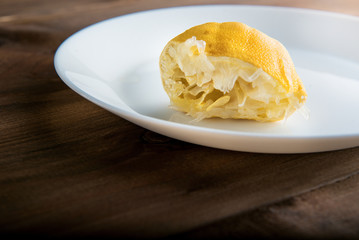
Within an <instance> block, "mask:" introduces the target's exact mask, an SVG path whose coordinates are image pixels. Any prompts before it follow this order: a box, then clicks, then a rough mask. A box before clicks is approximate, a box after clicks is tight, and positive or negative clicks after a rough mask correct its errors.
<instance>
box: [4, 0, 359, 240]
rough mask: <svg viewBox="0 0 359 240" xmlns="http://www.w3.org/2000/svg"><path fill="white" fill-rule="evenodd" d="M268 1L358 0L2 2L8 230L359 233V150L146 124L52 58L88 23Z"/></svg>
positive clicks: (327, 5)
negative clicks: (188, 136) (233, 138)
mask: <svg viewBox="0 0 359 240" xmlns="http://www.w3.org/2000/svg"><path fill="white" fill-rule="evenodd" d="M215 3H233V4H266V5H275V6H293V7H304V8H312V9H320V10H330V11H336V12H341V13H346V14H352V15H359V3H358V2H357V1H350V0H347V1H337V0H333V1H324V0H315V1H309V0H303V1H280V0H273V1H272V0H270V1H260V0H258V1H257V0H254V1H239V0H238V1H202V0H201V1H196V2H194V1H189V0H181V1H164V0H153V1H145V0H136V1H130V0H122V1H115V0H112V1H110V0H108V1H99V0H78V1H70V0H64V1H45V0H32V1H28V0H15V1H13V0H2V1H1V2H0V56H1V57H0V112H1V114H0V123H1V124H0V132H1V134H0V235H7V236H10V235H15V236H17V235H26V236H31V235H33V236H37V237H42V236H45V237H53V236H56V237H67V236H78V237H96V236H98V237H125V236H127V237H166V236H171V237H178V238H184V237H187V238H189V237H191V238H209V237H218V238H221V237H224V236H229V237H276V238H281V237H283V238H284V237H292V238H293V237H306V238H314V237H316V238H319V237H324V238H339V237H346V238H356V237H358V235H359V232H358V229H359V218H358V217H357V216H359V208H358V206H359V205H358V200H359V191H358V189H359V188H358V171H359V164H358V163H359V148H352V149H347V150H341V151H333V152H325V153H312V154H292V155H275V154H272V155H270V154H254V153H244V152H233V151H225V150H219V149H213V148H206V147H202V146H197V145H193V144H189V143H185V142H181V141H178V140H174V139H170V138H167V137H165V136H161V135H158V134H156V133H153V132H150V131H148V130H145V129H143V128H141V127H138V126H136V125H134V124H132V123H130V122H128V121H126V120H124V119H121V118H119V117H117V116H115V115H113V114H111V113H109V112H107V111H105V110H103V109H101V108H99V107H97V106H96V105H94V104H92V103H90V102H88V101H87V100H85V99H83V98H82V97H80V96H79V95H77V94H76V93H74V92H73V91H72V90H70V89H69V88H68V87H67V86H66V85H65V84H64V83H63V82H62V81H61V80H60V79H59V77H58V76H57V75H56V72H55V70H54V67H53V56H54V53H55V51H56V49H57V47H58V46H59V44H60V43H61V42H62V41H64V40H65V39H66V38H67V37H68V36H70V35H71V34H73V33H74V32H76V31H78V30H80V29H81V28H83V27H85V26H88V25H90V24H92V23H95V22H98V21H101V20H104V19H107V18H110V17H114V16H118V15H122V14H127V13H131V12H135V11H140V10H147V9H154V8H163V7H171V6H179V5H190V4H215Z"/></svg>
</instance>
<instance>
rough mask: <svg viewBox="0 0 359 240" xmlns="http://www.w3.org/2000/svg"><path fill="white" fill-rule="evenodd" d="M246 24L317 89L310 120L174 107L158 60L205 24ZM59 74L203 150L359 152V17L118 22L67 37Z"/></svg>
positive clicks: (228, 12)
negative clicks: (198, 115)
mask: <svg viewBox="0 0 359 240" xmlns="http://www.w3.org/2000/svg"><path fill="white" fill-rule="evenodd" d="M211 21H215V22H225V21H239V22H244V23H246V24H248V25H250V26H252V27H255V28H257V29H259V30H261V31H263V32H265V33H267V34H268V35H270V36H272V37H274V38H276V39H278V40H279V41H281V42H282V43H283V44H284V45H285V46H286V47H287V49H288V51H289V52H290V54H291V56H292V58H293V60H294V63H295V65H296V68H297V71H298V73H299V75H300V76H301V78H302V80H303V82H304V85H305V87H306V89H307V92H308V101H307V107H308V108H309V109H310V117H309V119H308V120H305V119H304V118H303V117H302V116H301V115H300V114H299V113H295V114H294V115H292V116H291V117H290V118H289V119H288V120H287V122H277V123H259V122H254V121H247V120H222V119H209V120H204V121H201V122H199V123H193V122H191V118H190V117H188V116H186V115H184V114H182V113H178V112H175V111H173V110H171V109H170V108H169V107H168V105H169V99H168V97H167V95H166V94H165V92H164V90H163V88H162V85H161V80H160V75H159V67H158V59H159V55H160V53H161V51H162V49H163V47H164V46H165V44H166V43H167V42H168V41H169V40H170V39H171V38H173V37H174V36H176V35H178V34H179V33H181V32H183V31H184V30H186V29H187V28H190V27H192V26H194V25H198V24H201V23H205V22H211ZM55 68H56V71H57V73H58V74H59V76H60V77H61V78H62V79H63V81H64V82H65V83H66V84H67V85H68V86H69V87H70V88H72V89H73V90H74V91H76V92H77V93H79V94H80V95H82V96H83V97H85V98H87V99H88V100H90V101H92V102H94V103H95V104H98V105H99V106H101V107H103V108H105V109H107V110H109V111H111V112H113V113H115V114H117V115H119V116H121V117H122V118H125V119H127V120H128V121H131V122H133V123H135V124H138V125H139V126H142V127H144V128H147V129H150V130H152V131H155V132H158V133H160V134H163V135H167V136H169V137H173V138H176V139H180V140H183V141H188V142H191V143H196V144H200V145H205V146H210V147H215V148H222V149H230V150H238V151H249V152H265V153H303V152H319V151H329V150H335V149H343V148H349V147H355V146H359V111H358V110H359V18H357V17H353V16H347V15H342V14H335V13H328V12H321V11H314V10H304V9H295V8H280V7H264V6H240V5H215V6H192V7H179V8H169V9H160V10H152V11H147V12H140V13H134V14H130V15H126V16H121V17H117V18H113V19H109V20H106V21H103V22H100V23H97V24H94V25H92V26H89V27H87V28H85V29H83V30H82V31H79V32H78V33H76V34H74V35H73V36H71V37H70V38H69V39H67V40H66V41H65V42H64V43H63V44H62V45H61V46H60V47H59V49H58V50H57V52H56V55H55Z"/></svg>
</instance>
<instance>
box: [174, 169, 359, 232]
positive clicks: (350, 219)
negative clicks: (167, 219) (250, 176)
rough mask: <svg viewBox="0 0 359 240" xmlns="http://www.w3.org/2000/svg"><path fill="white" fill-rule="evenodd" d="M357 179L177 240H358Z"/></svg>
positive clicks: (225, 220)
mask: <svg viewBox="0 0 359 240" xmlns="http://www.w3.org/2000/svg"><path fill="white" fill-rule="evenodd" d="M358 203H359V175H357V174H356V175H353V176H351V177H348V178H346V179H344V180H342V181H339V182H336V183H333V184H331V185H326V186H324V187H322V188H319V189H316V190H313V191H311V192H308V193H305V194H302V195H300V196H297V197H294V198H290V199H288V200H285V201H282V202H280V203H277V204H273V205H270V206H265V207H262V208H259V209H256V210H253V211H249V212H247V213H244V214H241V215H238V216H233V217H230V218H228V219H224V220H221V221H219V222H216V223H213V224H209V225H207V226H205V227H202V228H198V229H195V230H192V231H190V232H187V233H185V234H180V235H178V236H176V237H178V238H189V239H195V238H219V237H221V238H224V237H228V238H234V237H237V238H239V237H241V238H251V239H252V238H268V237H271V238H275V237H278V238H288V239H358V238H359V204H358Z"/></svg>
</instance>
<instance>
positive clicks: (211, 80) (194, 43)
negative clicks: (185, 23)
mask: <svg viewBox="0 0 359 240" xmlns="http://www.w3.org/2000/svg"><path fill="white" fill-rule="evenodd" d="M160 72H161V78H162V83H163V86H164V89H165V91H166V92H167V94H168V96H169V98H170V100H171V104H172V105H173V106H174V107H175V108H176V109H178V110H179V111H183V112H186V113H188V114H189V115H191V116H193V117H194V118H195V119H197V120H201V119H203V118H211V117H220V118H234V119H253V120H257V121H278V120H282V119H284V118H287V117H289V116H290V115H291V114H292V113H293V112H295V111H296V110H297V109H299V108H301V107H302V106H303V105H304V102H305V101H306V98H307V94H306V92H305V89H304V86H303V83H302V81H301V79H300V78H299V76H298V74H297V73H296V71H295V68H294V64H293V61H292V59H291V58H290V56H289V53H288V51H287V50H286V49H285V47H284V46H283V45H282V44H281V43H280V42H279V41H277V40H275V39H273V38H271V37H269V36H267V35H266V34H264V33H262V32H260V31H258V30H256V29H254V28H251V27H249V26H247V25H245V24H243V23H238V22H225V23H205V24H202V25H198V26H195V27H193V28H190V29H188V30H187V31H185V32H183V33H182V34H180V35H178V36H177V37H175V38H173V39H172V40H170V41H169V42H168V43H167V45H166V46H165V47H164V49H163V51H162V53H161V56H160Z"/></svg>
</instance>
